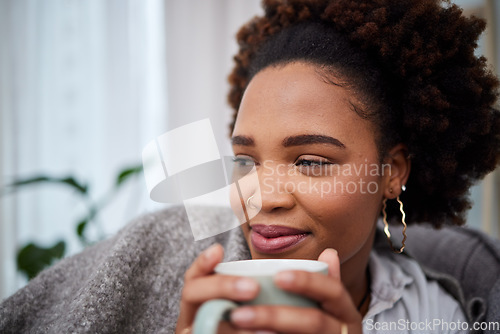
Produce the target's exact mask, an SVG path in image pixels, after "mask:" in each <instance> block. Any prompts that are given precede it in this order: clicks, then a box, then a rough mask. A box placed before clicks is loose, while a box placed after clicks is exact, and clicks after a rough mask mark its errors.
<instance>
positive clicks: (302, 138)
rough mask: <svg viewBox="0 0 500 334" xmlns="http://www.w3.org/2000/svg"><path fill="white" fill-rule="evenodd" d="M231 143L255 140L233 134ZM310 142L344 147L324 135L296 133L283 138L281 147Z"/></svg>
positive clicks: (252, 141)
mask: <svg viewBox="0 0 500 334" xmlns="http://www.w3.org/2000/svg"><path fill="white" fill-rule="evenodd" d="M231 142H232V144H233V145H242V146H255V141H254V140H253V138H251V137H247V136H234V137H233V138H231ZM311 144H331V145H334V146H337V147H339V148H345V145H344V143H342V142H341V141H340V140H338V139H336V138H333V137H330V136H324V135H297V136H290V137H286V138H285V139H283V142H282V145H283V147H290V146H301V145H311Z"/></svg>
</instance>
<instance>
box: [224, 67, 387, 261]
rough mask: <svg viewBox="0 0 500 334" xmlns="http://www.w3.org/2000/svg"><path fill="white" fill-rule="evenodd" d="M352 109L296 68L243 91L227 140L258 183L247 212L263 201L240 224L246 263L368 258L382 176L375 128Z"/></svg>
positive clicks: (309, 72)
mask: <svg viewBox="0 0 500 334" xmlns="http://www.w3.org/2000/svg"><path fill="white" fill-rule="evenodd" d="M339 81H340V80H339ZM351 103H358V102H357V100H356V97H355V95H354V93H353V92H352V91H349V90H347V89H345V88H342V87H339V86H336V85H334V84H332V83H327V82H326V80H324V78H323V77H322V76H321V75H319V74H318V71H317V68H316V67H314V66H313V65H308V64H305V63H300V62H295V63H291V64H288V65H284V66H278V67H269V68H266V69H264V70H262V71H261V72H259V73H258V74H257V75H256V76H255V77H254V78H253V79H252V80H251V82H250V83H249V85H248V87H247V89H246V91H245V94H244V97H243V99H242V103H241V106H240V109H239V112H238V117H237V120H236V124H235V128H234V132H233V138H232V141H233V150H234V154H235V156H236V157H238V158H239V160H245V159H250V160H253V161H254V162H255V164H256V166H257V174H258V177H259V185H260V193H259V192H256V193H255V194H253V195H254V196H253V197H252V198H251V202H250V203H249V204H250V206H252V205H253V206H260V205H259V204H260V203H259V202H260V200H262V208H261V209H260V212H259V213H258V214H257V215H256V216H255V217H253V218H252V219H250V222H249V223H245V224H243V225H242V229H243V232H244V235H245V238H246V240H247V242H248V245H249V248H250V251H251V254H252V258H254V259H255V258H304V259H317V258H318V256H319V254H320V253H321V252H322V251H323V250H324V249H326V248H334V249H336V250H337V251H338V252H339V256H340V260H341V262H342V263H345V262H348V261H350V260H352V259H355V258H360V260H361V258H363V259H365V260H366V258H367V257H368V253H369V251H370V249H371V246H372V244H371V243H372V239H373V238H372V237H373V233H374V226H375V222H376V220H377V217H378V214H379V212H380V205H381V201H382V199H383V193H384V189H383V184H384V181H383V180H384V178H386V177H387V175H385V174H388V173H389V170H388V168H387V169H385V170H382V165H381V164H380V163H379V156H378V151H377V147H376V134H375V131H374V126H373V124H372V123H371V122H369V121H367V120H364V119H362V118H360V117H359V116H358V114H357V113H356V112H355V111H354V110H353V107H352V105H351ZM246 200H247V198H246V197H245V198H244V201H245V202H246ZM365 260H362V261H363V262H364V261H365Z"/></svg>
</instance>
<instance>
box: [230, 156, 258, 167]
mask: <svg viewBox="0 0 500 334" xmlns="http://www.w3.org/2000/svg"><path fill="white" fill-rule="evenodd" d="M233 164H234V165H235V166H237V167H240V168H244V167H250V168H252V167H253V166H255V162H254V161H253V159H252V158H250V157H246V156H238V157H233Z"/></svg>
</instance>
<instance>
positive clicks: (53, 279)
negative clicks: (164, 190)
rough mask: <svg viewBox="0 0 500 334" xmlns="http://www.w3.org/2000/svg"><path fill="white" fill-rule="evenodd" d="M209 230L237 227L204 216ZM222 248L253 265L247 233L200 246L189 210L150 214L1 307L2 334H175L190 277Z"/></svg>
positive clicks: (209, 212)
mask: <svg viewBox="0 0 500 334" xmlns="http://www.w3.org/2000/svg"><path fill="white" fill-rule="evenodd" d="M199 213H200V219H203V220H204V221H208V222H212V223H213V222H216V221H219V220H227V219H232V213H231V212H230V211H229V210H228V211H226V210H220V209H219V210H217V209H209V208H206V209H203V211H200V212H199ZM214 242H219V243H221V244H222V245H223V246H224V248H225V250H226V258H225V260H227V261H232V260H239V259H248V258H250V253H249V251H248V248H247V246H246V243H245V242H244V239H243V236H242V234H241V232H240V229H233V230H231V231H229V232H226V233H224V234H220V235H218V236H216V237H213V238H209V239H205V240H202V241H197V242H195V241H194V238H193V235H192V233H191V229H190V226H189V224H188V222H187V220H186V213H185V211H184V208H174V209H170V210H168V211H162V212H159V213H155V214H150V215H146V216H143V217H141V218H138V219H136V220H135V221H133V222H132V223H130V224H128V225H127V226H126V227H125V228H124V229H123V230H122V231H120V232H119V233H118V234H117V235H116V236H114V237H113V238H112V239H109V240H106V241H104V242H101V243H99V244H96V245H95V246H93V247H90V248H87V249H85V250H84V251H83V252H82V253H80V254H78V255H75V256H73V257H71V258H67V259H64V260H62V261H60V262H59V263H58V264H56V265H55V266H53V267H51V268H49V269H47V270H45V271H43V272H42V273H40V274H39V275H38V276H37V277H36V278H35V279H33V280H32V281H31V282H30V284H28V285H27V286H26V287H25V288H23V289H21V290H20V291H18V292H17V293H15V294H14V295H12V296H11V297H9V298H8V299H6V300H5V301H3V302H2V304H0V333H3V334H6V333H16V334H18V333H58V334H61V333H173V332H174V331H175V325H176V321H177V316H178V312H179V301H180V293H181V289H182V286H183V276H184V272H185V271H186V269H187V268H188V267H189V265H190V264H191V263H192V262H193V260H194V259H195V258H196V256H197V255H198V254H199V253H200V252H201V251H203V250H204V249H205V248H207V247H208V246H209V245H211V244H213V243H214Z"/></svg>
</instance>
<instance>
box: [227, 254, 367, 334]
mask: <svg viewBox="0 0 500 334" xmlns="http://www.w3.org/2000/svg"><path fill="white" fill-rule="evenodd" d="M318 260H319V261H322V262H326V263H328V275H323V274H319V273H311V272H306V271H285V272H281V273H279V274H278V275H276V277H275V282H276V284H277V285H278V286H279V287H280V288H282V289H284V290H287V291H290V292H294V293H298V294H301V295H304V296H306V297H309V298H311V299H314V300H316V301H318V302H319V304H320V309H314V308H300V307H291V306H252V307H250V306H245V307H240V308H237V309H236V310H234V311H233V312H232V313H231V323H232V324H233V325H234V326H235V327H237V328H241V329H250V330H257V329H258V330H263V329H265V330H270V331H274V332H279V333H290V334H291V333H301V334H305V333H321V334H324V333H332V334H336V333H339V334H340V333H342V326H343V324H345V325H346V326H347V329H348V333H349V334H361V333H362V325H361V320H362V317H361V314H359V312H358V310H357V309H356V306H355V305H354V303H353V302H352V299H351V297H350V295H349V293H348V292H347V290H346V289H345V287H344V285H343V284H342V282H341V280H340V261H339V257H338V255H337V252H336V251H335V250H333V249H326V250H325V251H323V252H322V253H321V255H320V256H319V258H318Z"/></svg>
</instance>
